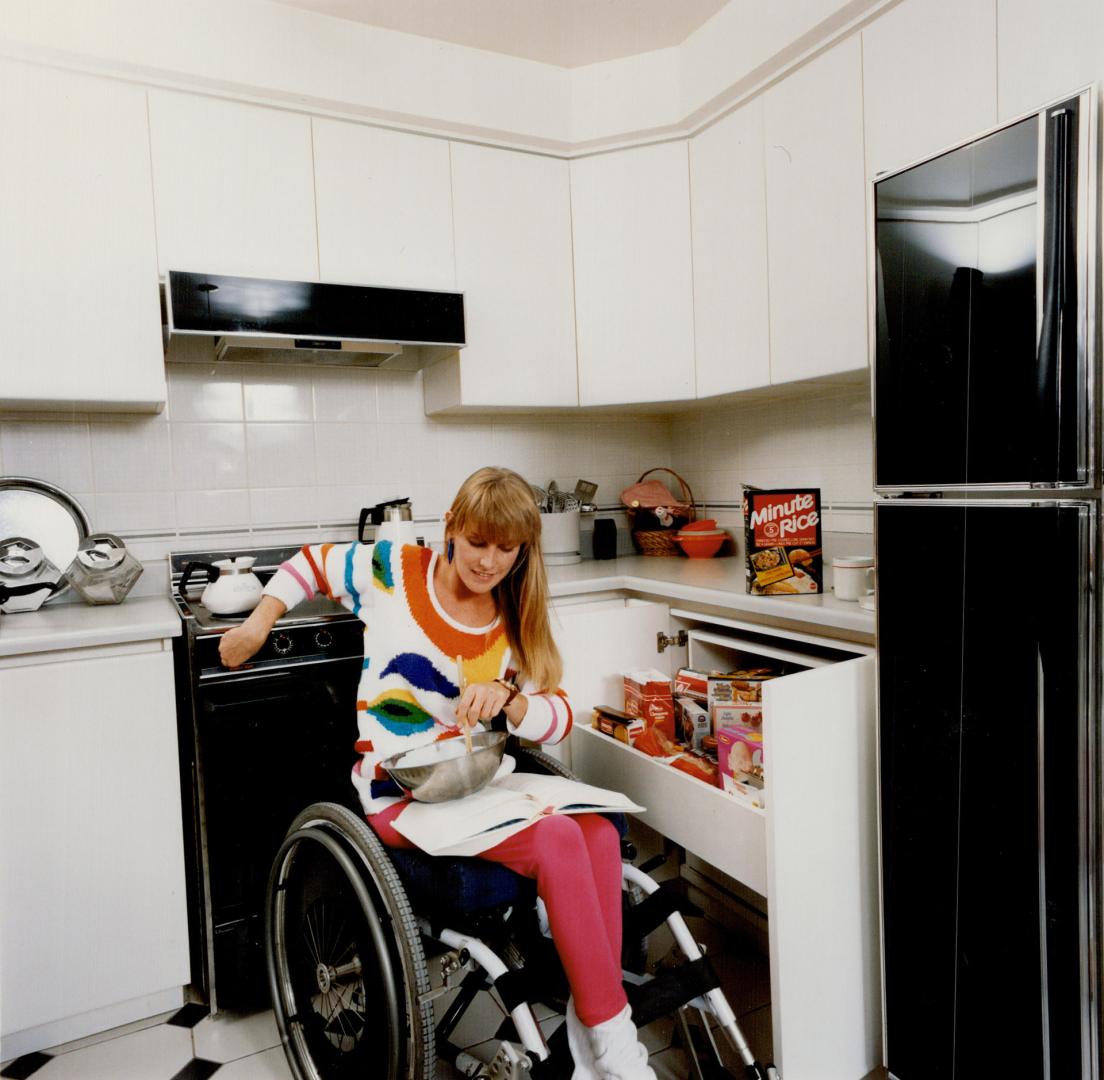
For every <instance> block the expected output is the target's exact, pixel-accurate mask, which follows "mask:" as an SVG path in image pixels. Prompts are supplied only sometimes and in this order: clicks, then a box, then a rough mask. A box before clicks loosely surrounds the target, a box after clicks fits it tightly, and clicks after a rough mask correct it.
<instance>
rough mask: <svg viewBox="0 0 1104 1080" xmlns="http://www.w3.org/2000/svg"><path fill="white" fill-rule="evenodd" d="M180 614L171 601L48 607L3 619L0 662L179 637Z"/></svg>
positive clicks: (150, 598)
mask: <svg viewBox="0 0 1104 1080" xmlns="http://www.w3.org/2000/svg"><path fill="white" fill-rule="evenodd" d="M181 627H182V624H181V621H180V613H179V612H178V611H177V609H176V605H175V604H173V602H172V601H171V600H170V599H169V598H168V597H167V596H143V597H134V598H129V599H126V600H124V601H123V602H122V603H121V604H101V605H96V606H93V605H90V604H81V603H76V604H61V603H54V604H47V605H46V606H45V607H40V608H39V609H38V610H37V611H21V612H18V613H17V614H14V615H0V656H22V655H25V654H27V653H43V652H54V651H56V650H58V649H81V648H89V647H91V646H95V645H118V644H120V643H123V642H131V641H151V640H154V639H157V638H170V637H177V636H178V635H179V634H180V632H181Z"/></svg>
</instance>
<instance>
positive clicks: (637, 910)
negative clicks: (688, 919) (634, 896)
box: [624, 882, 702, 941]
mask: <svg viewBox="0 0 1104 1080" xmlns="http://www.w3.org/2000/svg"><path fill="white" fill-rule="evenodd" d="M675 911H677V912H679V913H680V914H682V915H700V914H701V913H702V912H701V909H700V908H698V907H696V906H695V905H694V904H692V903H691V902H690V901H689V900H688V899H687V898H686V897H685V896H684V895H683V894H682V892H681V890H680V886H679V885H678V884H676V883H674V882H663V883H662V884H661V885H660V886H659V888H658V889H657V890H656V891H655V892H654V893H652V894H651V896H648V897H645V899H643V900H641V901H640V903H639V904H634V905H633V906H632V907H630V908H629V909H628V910H627V911H626V912H625V927H624V937H625V940H626V941H633V940H635V939H636V938H642V937H647V935H648V934H650V933H651V932H652V931H653V930H654V929H655V928H656V927H657V926H660V925H661V924H662V923H664V922H666V921H667V916H668V915H670V914H672V913H673V912H675Z"/></svg>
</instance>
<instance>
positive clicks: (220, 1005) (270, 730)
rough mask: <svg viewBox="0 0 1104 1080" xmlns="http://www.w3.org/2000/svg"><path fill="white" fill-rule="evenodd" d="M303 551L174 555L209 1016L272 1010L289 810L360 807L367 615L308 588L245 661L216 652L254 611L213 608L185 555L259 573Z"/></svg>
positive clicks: (195, 888) (196, 989) (195, 911)
mask: <svg viewBox="0 0 1104 1080" xmlns="http://www.w3.org/2000/svg"><path fill="white" fill-rule="evenodd" d="M298 550H299V549H298V548H294V547H292V548H261V549H254V550H245V551H243V550H233V551H198V552H187V553H183V552H182V553H179V554H172V555H170V556H169V569H170V577H171V588H172V596H173V600H174V602H175V603H176V606H177V608H178V609H179V611H180V615H181V618H182V619H183V622H184V633H183V634H182V635H181V636H180V637H179V638H177V639H176V640H175V644H174V659H175V663H176V679H177V712H178V730H179V735H180V739H179V742H180V757H181V779H182V788H183V794H184V804H185V808H186V809H185V846H186V852H187V856H188V870H189V872H188V909H189V931H190V942H191V950H192V987H191V993H192V996H195V997H199V998H202V999H203V1000H205V1001H206V1002H207V1003H208V1004H209V1005H210V1006H211V1009H212V1011H214V1012H217V1011H219V1010H221V1009H235V1010H241V1011H247V1010H250V1009H254V1008H260V1007H264V1006H265V1005H267V996H268V989H267V977H266V973H265V964H264V894H265V885H266V883H267V880H268V872H269V867H270V865H271V863H272V859H273V858H274V856H275V854H276V851H277V849H278V847H279V845H280V842H281V840H282V839H283V836H284V833H285V832H286V831H287V828H288V826H289V825H290V823H291V821H292V820H293V819H294V817H295V816H296V815H297V814H298V813H299V811H300V810H302V809H303V808H304V807H305V806H307V805H309V804H310V803H313V802H319V801H333V802H340V803H343V804H345V805H349V806H354V807H355V806H357V805H358V803H357V800H356V794H355V792H354V790H353V786H352V783H351V780H350V771H351V769H352V766H353V763H354V762H355V760H356V753H355V750H354V744H355V742H356V737H357V735H356V689H357V683H358V681H359V678H360V672H361V667H362V664H363V655H364V627H363V624H362V623H361V621H360V620H359V619H358V618H357V617H356V616H355V615H353V613H352V612H351V611H348V610H346V609H345V608H343V607H341V606H340V605H339V604H337V603H335V602H334V601H333V600H330V599H328V598H327V597H325V596H316V597H315V598H314V599H313V600H309V601H305V602H304V603H302V604H299V605H297V606H296V607H294V608H291V609H290V610H289V611H287V612H286V613H285V614H284V615H283V617H282V618H280V619H279V620H278V621H277V623H276V625H275V626H274V627H273V629H272V631H271V633H270V634H269V636H268V640H267V641H266V642H265V643H264V645H263V646H262V647H261V649H260V650H259V651H258V652H257V654H256V655H255V656H254V657H253V658H252V660H250V661H249V663H247V664H243V665H242V666H241V667H238V668H234V669H233V670H230V669H228V668H225V667H223V665H222V663H221V662H220V660H219V655H218V646H219V640H220V638H221V637H222V635H223V634H224V633H225V632H226V631H227V630H229V629H230V628H231V627H234V626H238V625H240V624H241V622H242V621H243V620H244V619H245V618H247V616H248V612H244V613H242V614H240V615H236V616H227V615H215V614H213V613H212V612H210V611H208V610H207V609H206V608H205V607H204V606H203V605H202V603H201V602H200V600H199V596H200V594H201V593H202V585H201V584H200V582H198V581H196V582H195V588H194V590H193V588H192V587H191V586H192V581H193V580H194V578H193V579H190V580H189V590H188V596H187V597H182V596H181V595H180V592H179V585H180V580H181V578H182V577H183V576H184V572H185V567H186V566H187V564H188V563H189V562H205V563H212V562H215V561H216V560H218V559H228V558H239V557H241V556H253V557H254V558H255V559H256V561H255V563H254V567H253V569H254V572H255V573H256V574H257V576H258V577H259V578H260V579H261V580H262V581H267V580H268V579H269V578H270V577H271V576H272V574H274V573H275V572H276V569H277V568H278V567H279V566H280V564H281V563H282V562H284V561H285V560H287V559H288V558H290V557H291V556H292V555H294V554H295V553H296V552H297V551H298Z"/></svg>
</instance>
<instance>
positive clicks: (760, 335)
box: [690, 98, 770, 397]
mask: <svg viewBox="0 0 1104 1080" xmlns="http://www.w3.org/2000/svg"><path fill="white" fill-rule="evenodd" d="M690 202H691V207H692V210H693V213H692V218H693V241H694V243H693V248H694V328H695V351H696V354H697V390H698V397H708V396H710V395H714V394H727V393H731V392H732V391H736V390H747V389H750V388H751V387H756V386H766V385H767V384H768V383H769V382H770V333H769V329H768V324H767V223H766V214H767V204H766V192H765V190H764V186H763V102H762V99H761V98H756V99H755V100H754V101H752V102H751V103H750V104H749V105H745V106H744V107H743V108H742V109H738V110H737V111H736V112H734V113H731V114H730V115H728V116H726V117H725V118H724V119H723V120H721V121H720V122H719V123H717V124H714V125H713V126H712V127H711V128H709V129H707V130H706V131H704V132H703V133H702V134H701V135H698V136H697V137H696V138H694V139H691V141H690Z"/></svg>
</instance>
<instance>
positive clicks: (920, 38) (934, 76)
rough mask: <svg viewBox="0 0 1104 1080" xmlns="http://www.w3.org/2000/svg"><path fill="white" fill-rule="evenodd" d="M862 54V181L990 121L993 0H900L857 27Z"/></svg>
mask: <svg viewBox="0 0 1104 1080" xmlns="http://www.w3.org/2000/svg"><path fill="white" fill-rule="evenodd" d="M949 27H953V28H954V30H953V32H950V33H949V32H948V28H949ZM1002 29H1003V27H1002ZM862 56H863V114H864V118H865V138H866V172H867V175H868V176H877V175H878V173H880V172H886V171H890V170H893V169H899V168H903V167H904V166H905V165H909V164H911V163H912V162H914V161H919V160H920V159H921V158H923V157H927V156H929V155H931V154H936V153H938V152H939V151H941V150H944V149H945V148H946V147H948V146H951V145H953V144H954V143H956V142H960V141H961V140H962V139H968V138H970V137H971V136H973V135H974V134H976V133H977V132H979V131H984V130H986V129H987V128H991V127H992V126H993V125H994V124H995V123H996V122H997V89H996V87H997V70H996V69H997V10H996V0H905V2H904V3H902V4H898V5H897V6H896V7H894V8H891V9H890V10H889V11H887V12H886V13H885V14H884V15H882V16H880V17H879V18H877V19H875V20H874V22H873V23H871V24H870V25H869V26H868V27H867V28H866V29H865V30H863V32H862Z"/></svg>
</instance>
